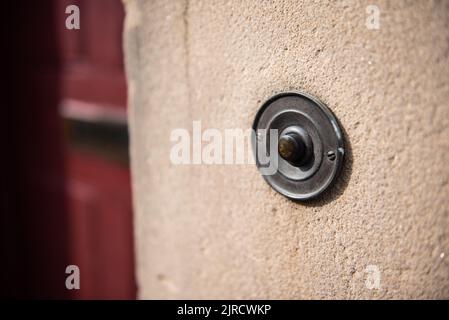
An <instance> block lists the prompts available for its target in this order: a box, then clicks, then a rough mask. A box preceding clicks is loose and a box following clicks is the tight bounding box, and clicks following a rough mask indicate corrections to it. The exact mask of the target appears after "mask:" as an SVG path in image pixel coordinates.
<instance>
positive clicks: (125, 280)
mask: <svg viewBox="0 0 449 320" xmlns="http://www.w3.org/2000/svg"><path fill="white" fill-rule="evenodd" d="M73 4H75V5H77V6H78V7H79V10H80V29H79V30H76V29H73V30H68V29H66V28H65V20H66V18H67V16H68V14H66V12H65V9H66V7H67V6H68V5H73ZM57 13H58V15H57V20H58V21H57V23H56V25H57V26H58V30H59V36H60V44H61V54H62V59H61V66H62V73H61V100H60V107H59V108H60V113H61V116H62V118H63V121H64V128H65V141H66V148H65V150H66V151H65V159H66V160H65V161H66V166H65V167H66V191H67V198H68V199H67V210H68V226H69V228H68V229H69V230H68V233H69V234H68V236H69V245H70V251H69V252H70V254H69V258H70V259H71V260H70V261H71V263H72V264H75V265H77V266H78V267H79V269H80V274H81V277H80V278H81V289H80V290H72V291H71V295H72V297H73V298H82V299H84V298H101V299H104V298H112V299H133V298H135V292H136V285H135V281H134V255H133V233H132V230H133V229H132V209H131V187H130V173H129V167H128V153H127V152H128V148H127V146H128V145H127V126H126V82H125V75H124V67H123V57H122V26H123V19H124V12H123V6H122V3H121V1H120V0H107V1H105V0H77V1H75V0H61V1H59V2H58V9H57Z"/></svg>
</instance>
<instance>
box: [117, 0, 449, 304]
mask: <svg viewBox="0 0 449 320" xmlns="http://www.w3.org/2000/svg"><path fill="white" fill-rule="evenodd" d="M373 2H375V3H373ZM373 2H371V1H367V2H362V1H296V0H285V1H250V0H244V1H237V0H235V1H206V0H198V1H193V0H190V1H167V0H160V1H136V0H134V1H133V0H127V1H125V7H126V10H127V20H126V26H125V51H126V67H127V72H128V80H129V104H130V110H129V117H130V123H131V132H130V133H131V157H132V170H133V180H134V182H133V187H134V204H135V233H136V249H137V250H136V251H137V266H138V270H137V274H138V284H139V295H140V297H141V298H210V299H214V298H301V299H311V298H324V299H333V298H343V299H346V298H348V299H352V298H368V299H379V298H449V166H448V158H449V82H448V76H449V1H373ZM369 4H375V5H377V6H378V7H379V9H380V28H379V29H378V30H371V29H369V28H367V27H366V25H365V22H366V18H367V16H368V14H367V12H366V6H367V5H369ZM287 89H303V90H305V91H307V92H309V93H311V94H314V95H316V96H318V97H319V98H321V99H322V100H323V101H324V102H325V103H326V104H327V105H328V106H329V107H330V108H331V109H332V110H333V112H334V113H335V114H336V116H337V117H338V118H339V120H340V122H341V124H342V126H343V127H344V129H345V131H346V135H347V139H348V140H349V154H348V157H347V162H346V165H345V168H344V172H343V174H342V177H341V179H340V181H339V182H338V183H337V185H336V186H335V187H334V188H333V189H332V190H331V192H329V193H327V194H326V195H324V197H322V198H321V199H318V200H316V201H313V202H311V203H307V204H300V203H294V202H292V201H289V200H287V199H286V198H284V197H282V196H281V195H279V194H277V193H276V192H275V191H273V190H272V189H271V188H270V187H269V186H268V185H267V184H266V183H265V182H264V180H263V179H262V177H261V176H260V175H259V173H258V172H257V170H256V168H255V166H253V165H190V166H188V165H173V164H172V163H171V162H170V149H171V147H172V145H173V143H172V142H170V133H171V130H172V129H174V128H186V129H188V130H189V131H192V120H201V121H202V127H203V128H217V129H219V130H224V129H225V128H250V126H251V124H252V121H253V118H254V115H255V114H256V111H257V110H258V108H259V107H260V104H261V101H263V100H264V99H266V98H268V97H269V96H270V95H272V94H273V93H276V92H280V91H283V90H287ZM373 268H374V269H373ZM373 270H375V271H379V272H378V273H376V275H379V278H376V279H379V283H378V284H380V286H377V285H374V287H373V282H372V279H370V276H372V271H373Z"/></svg>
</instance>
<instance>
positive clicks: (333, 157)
mask: <svg viewBox="0 0 449 320" xmlns="http://www.w3.org/2000/svg"><path fill="white" fill-rule="evenodd" d="M336 157H337V156H336V155H335V152H334V151H332V150H331V151H329V152H328V153H327V158H328V159H329V160H330V161H334V160H335V158H336Z"/></svg>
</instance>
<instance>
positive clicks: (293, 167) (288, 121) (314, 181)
mask: <svg viewBox="0 0 449 320" xmlns="http://www.w3.org/2000/svg"><path fill="white" fill-rule="evenodd" d="M253 129H254V130H255V132H256V133H257V136H258V138H259V137H260V134H261V133H262V132H263V133H264V135H265V137H263V136H262V137H260V138H261V139H257V140H258V141H259V142H260V141H263V143H267V145H266V146H265V147H266V148H265V150H270V149H269V145H268V143H269V141H270V132H271V131H272V130H271V129H276V130H277V132H278V133H279V138H278V139H277V142H278V148H277V153H278V156H279V157H278V165H277V171H276V172H275V173H274V174H270V175H263V177H264V179H265V180H266V181H267V183H268V184H269V185H270V186H271V187H272V188H273V189H275V190H276V191H277V192H279V193H281V194H283V195H284V196H286V197H288V198H290V199H294V200H307V199H310V198H313V197H316V196H318V195H319V194H320V193H322V192H323V191H324V190H326V189H327V188H328V187H329V186H330V185H331V184H332V182H333V181H335V179H336V178H337V176H338V174H339V172H340V170H341V167H342V164H343V159H344V141H343V134H342V132H341V129H340V126H339V124H338V121H337V119H336V118H335V116H334V115H333V113H332V112H331V111H330V110H329V109H328V108H327V106H326V105H325V104H324V103H323V102H321V101H320V100H318V99H317V98H316V97H314V96H312V95H310V94H308V93H305V92H301V91H290V92H284V93H280V94H277V95H275V96H273V97H271V98H270V99H268V100H267V101H266V102H265V103H264V104H263V105H262V106H261V108H260V110H259V111H258V113H257V114H256V117H255V120H254V123H253ZM261 129H263V130H261ZM262 138H264V139H262ZM257 146H258V142H254V141H253V151H254V154H255V157H256V164H257V166H258V168H262V167H263V166H262V165H261V163H260V162H259V159H258V156H259V155H258V152H257ZM267 152H268V151H267ZM267 155H268V154H267ZM270 158H271V157H270Z"/></svg>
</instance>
